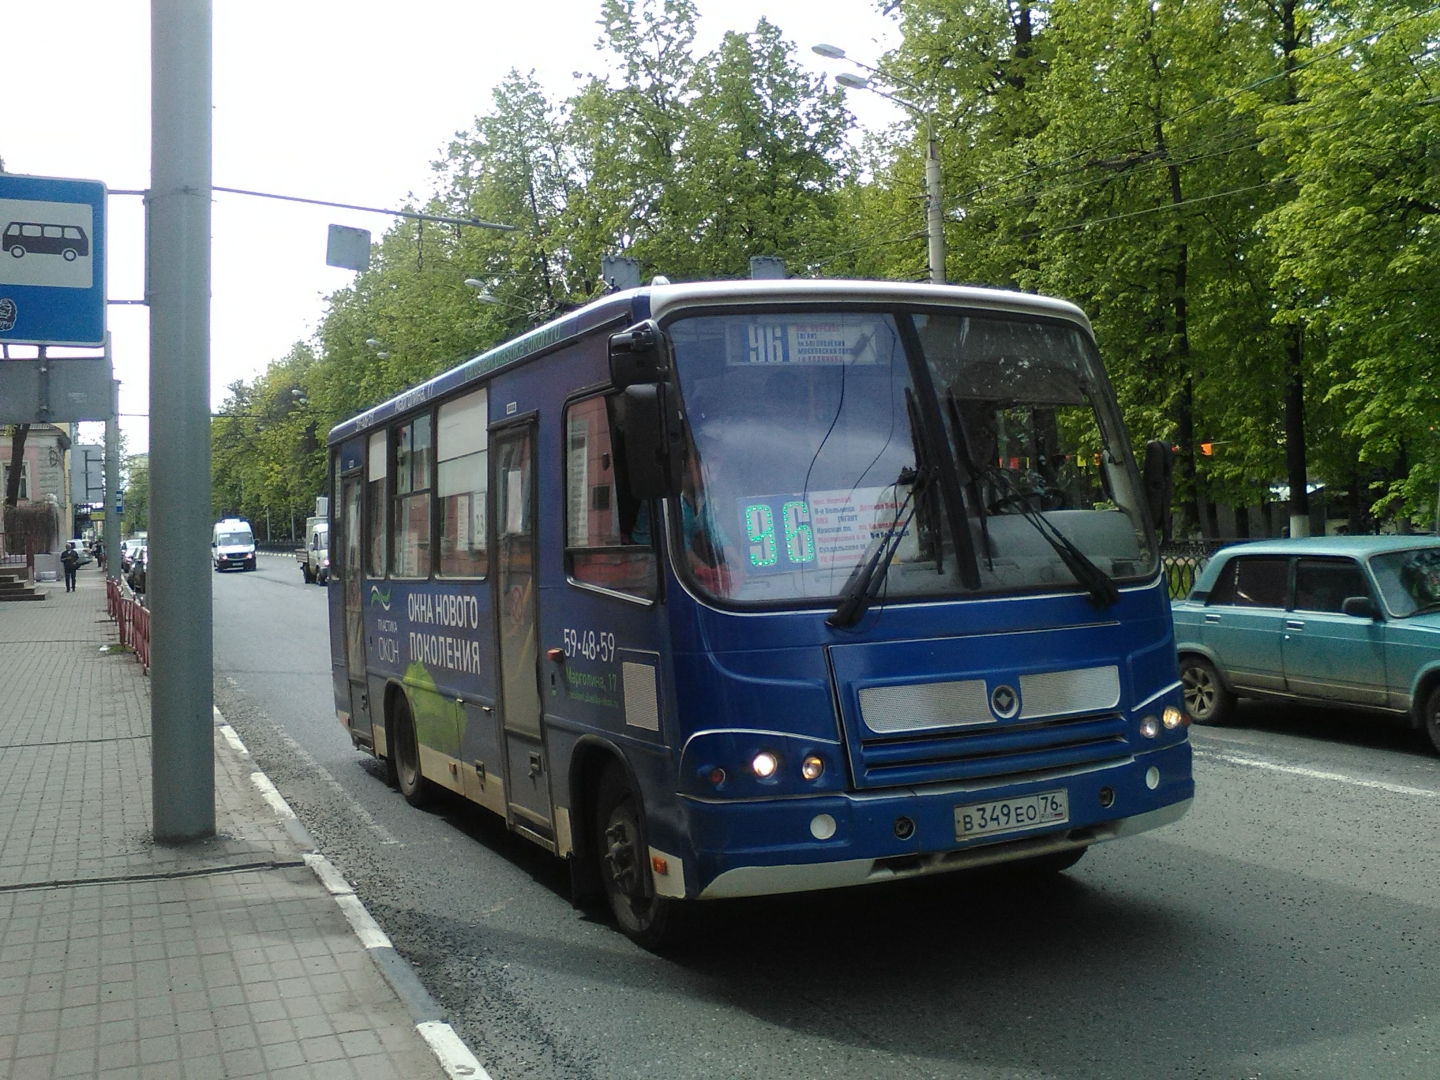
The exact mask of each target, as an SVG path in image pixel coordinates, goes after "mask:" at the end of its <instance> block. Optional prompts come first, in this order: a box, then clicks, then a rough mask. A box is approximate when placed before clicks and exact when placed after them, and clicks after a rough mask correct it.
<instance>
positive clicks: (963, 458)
mask: <svg viewBox="0 0 1440 1080" xmlns="http://www.w3.org/2000/svg"><path fill="white" fill-rule="evenodd" d="M945 407H946V408H947V409H948V410H949V412H950V427H951V429H952V430H953V431H954V432H955V464H956V465H957V466H958V467H959V470H960V473H961V474H962V475H961V476H960V478H959V479H960V483H961V484H962V485H963V486H964V488H965V490H966V492H967V493H968V494H969V495H970V502H971V503H972V504H973V505H974V507H975V516H976V517H978V518H979V519H980V542H981V543H983V544H984V545H985V566H986V568H987V569H990V570H994V569H995V547H994V545H993V544H991V543H990V526H989V524H988V523H987V522H986V520H985V519H986V518H987V517H989V514H988V513H987V512H986V510H985V500H984V499H982V498H981V497H980V478H979V475H978V473H979V471H980V470H979V469H977V468H976V467H975V461H974V459H973V458H972V457H971V455H970V437H969V435H968V434H967V433H966V431H965V421H964V420H963V419H962V418H961V416H960V403H959V402H957V401H956V400H955V388H954V387H953V386H947V387H946V388H945Z"/></svg>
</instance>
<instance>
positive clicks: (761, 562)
mask: <svg viewBox="0 0 1440 1080" xmlns="http://www.w3.org/2000/svg"><path fill="white" fill-rule="evenodd" d="M903 498H904V496H903V495H901V496H900V499H899V500H897V497H896V489H895V487H894V486H893V485H892V486H888V487H863V488H839V489H837V490H835V491H812V492H810V494H809V495H808V496H805V495H798V494H789V495H757V496H752V497H750V498H745V499H739V500H737V503H738V508H739V512H740V535H741V536H742V537H743V538H744V546H743V548H742V550H743V552H744V553H745V556H746V557H745V566H746V569H747V570H749V571H751V572H752V573H768V572H775V571H782V570H799V569H813V570H843V571H846V572H848V571H849V570H850V568H851V567H853V566H854V565H855V564H856V563H858V562H859V561H860V560H861V558H863V557H864V554H865V551H866V549H867V548H869V546H870V544H871V542H872V541H874V540H876V539H878V538H879V537H880V536H881V534H883V533H884V532H885V530H886V528H887V527H888V526H889V525H890V522H891V521H892V520H893V519H894V517H895V514H896V512H897V511H898V510H899V501H903ZM907 531H908V530H907ZM903 544H913V539H911V538H909V537H907V538H906V540H905V541H904V542H902V549H901V554H900V558H901V561H904V550H905V548H904V546H903Z"/></svg>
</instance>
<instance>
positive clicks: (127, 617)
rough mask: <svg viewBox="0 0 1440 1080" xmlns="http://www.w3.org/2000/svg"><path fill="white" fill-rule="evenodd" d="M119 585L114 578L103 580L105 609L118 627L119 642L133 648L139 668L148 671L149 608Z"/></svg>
mask: <svg viewBox="0 0 1440 1080" xmlns="http://www.w3.org/2000/svg"><path fill="white" fill-rule="evenodd" d="M128 591H129V590H127V589H124V588H122V587H121V585H120V583H119V582H118V581H116V580H115V579H114V578H107V579H106V581H105V610H106V612H107V613H108V614H109V616H110V618H112V619H114V620H115V624H116V626H118V627H119V629H120V644H121V645H129V646H130V647H131V648H133V649H134V650H135V659H136V660H139V661H140V667H141V669H142V670H143V671H144V672H145V673H146V674H147V675H148V674H149V673H150V609H149V608H147V607H145V606H144V605H143V604H141V603H140V601H139V600H136V599H135V598H134V597H133V596H127V595H125V594H126V593H127V592H128Z"/></svg>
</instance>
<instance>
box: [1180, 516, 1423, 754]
mask: <svg viewBox="0 0 1440 1080" xmlns="http://www.w3.org/2000/svg"><path fill="white" fill-rule="evenodd" d="M1172 609H1173V611H1174V615H1175V642H1176V646H1177V648H1178V650H1179V653H1180V680H1181V683H1182V685H1183V687H1184V693H1185V707H1186V708H1187V709H1188V710H1189V712H1190V716H1191V719H1193V720H1195V721H1196V722H1198V723H1202V724H1218V723H1223V722H1224V721H1225V719H1226V718H1227V717H1228V716H1229V715H1230V714H1231V713H1232V711H1233V710H1234V708H1235V700H1236V698H1237V697H1257V698H1267V697H1268V698H1283V699H1287V700H1291V701H1304V702H1310V703H1314V704H1321V705H1340V706H1345V707H1347V708H1364V709H1375V710H1380V711H1384V712H1390V713H1396V714H1399V715H1402V716H1404V717H1406V718H1408V720H1409V722H1410V723H1411V725H1412V726H1414V727H1416V728H1424V729H1425V730H1426V731H1427V733H1428V734H1429V736H1430V741H1431V742H1432V743H1433V744H1434V745H1435V748H1436V749H1437V750H1440V538H1427V537H1420V536H1334V537H1323V538H1322V537H1317V538H1314V539H1294V540H1264V541H1259V542H1257V543H1251V544H1237V545H1235V546H1234V547H1227V548H1222V549H1221V550H1220V551H1218V552H1216V554H1215V557H1214V558H1212V559H1211V560H1210V563H1209V565H1208V566H1206V568H1205V571H1204V573H1202V574H1201V575H1200V578H1199V580H1198V581H1197V582H1196V583H1195V588H1194V590H1193V591H1192V592H1191V593H1190V595H1189V596H1188V597H1186V598H1185V599H1184V600H1178V601H1176V602H1175V603H1174V604H1173V605H1172Z"/></svg>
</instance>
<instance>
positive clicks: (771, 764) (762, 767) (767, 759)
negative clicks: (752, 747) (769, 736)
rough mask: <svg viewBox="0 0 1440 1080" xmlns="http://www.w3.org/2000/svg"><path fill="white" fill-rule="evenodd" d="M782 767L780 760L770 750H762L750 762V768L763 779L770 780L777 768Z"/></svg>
mask: <svg viewBox="0 0 1440 1080" xmlns="http://www.w3.org/2000/svg"><path fill="white" fill-rule="evenodd" d="M779 767H780V760H779V758H777V757H776V756H775V755H774V754H772V753H770V751H769V750H761V751H760V753H758V754H756V755H755V758H754V760H753V761H751V762H750V768H751V769H752V770H753V771H754V773H755V775H756V776H758V777H759V778H760V779H761V780H768V779H770V777H772V776H774V775H775V770H776V769H778V768H779Z"/></svg>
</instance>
